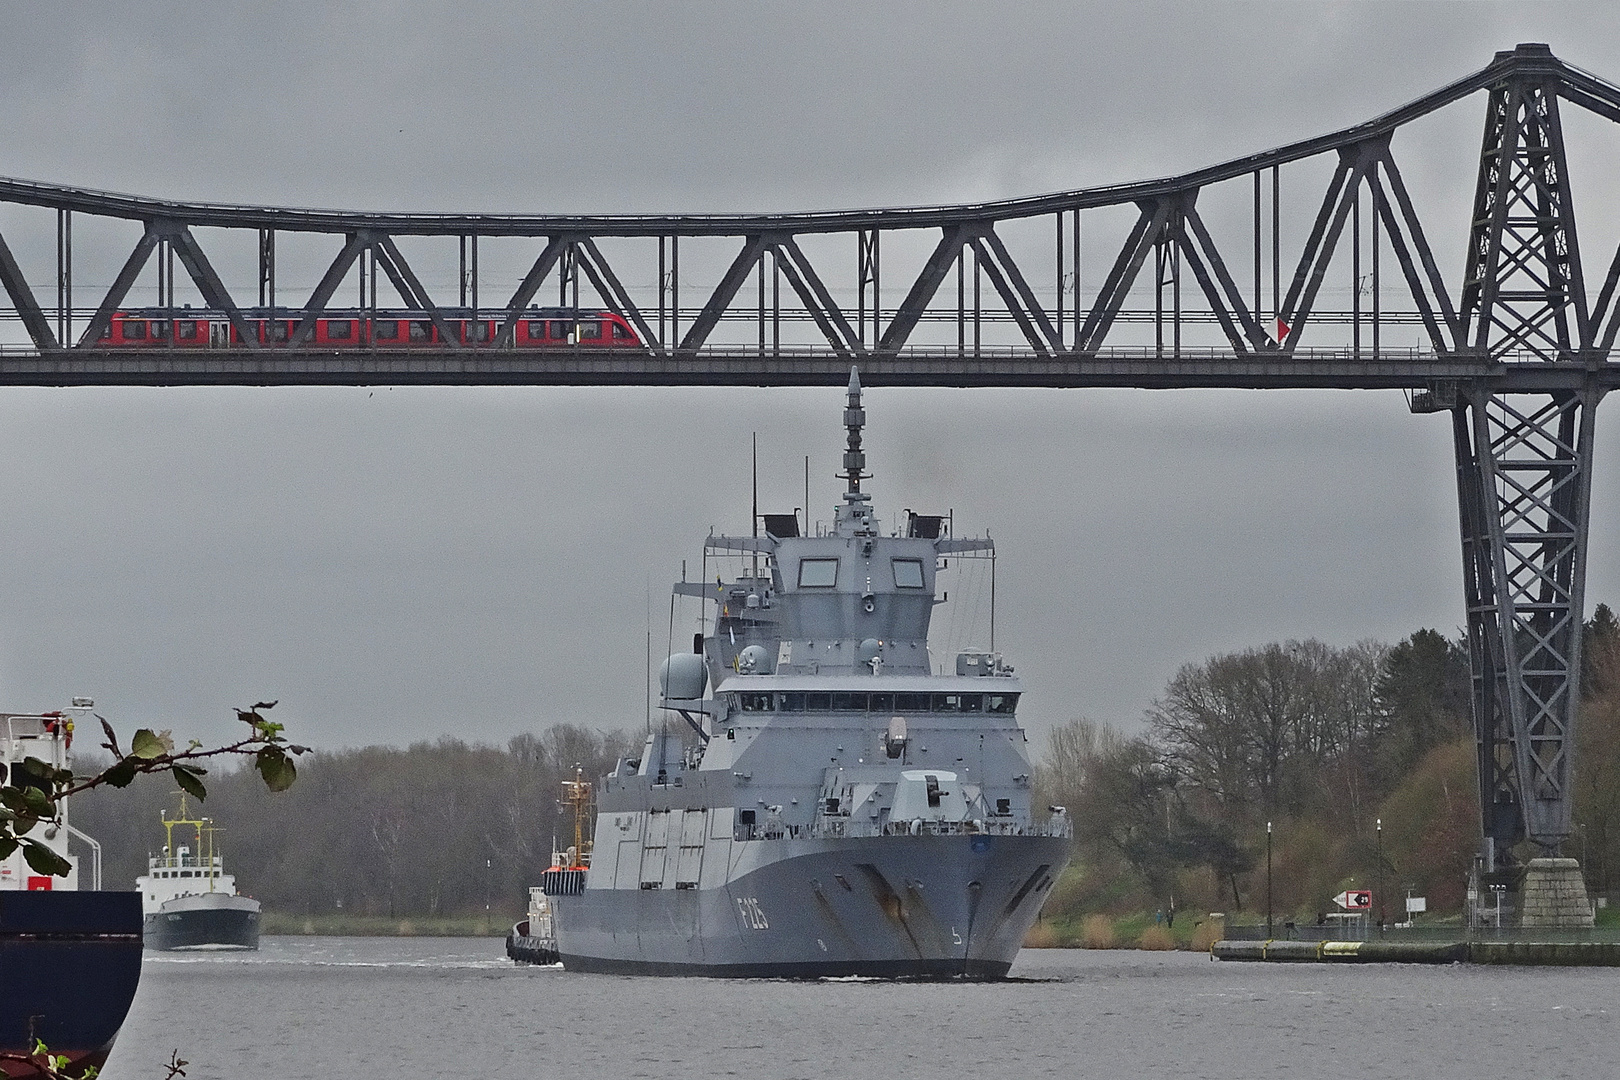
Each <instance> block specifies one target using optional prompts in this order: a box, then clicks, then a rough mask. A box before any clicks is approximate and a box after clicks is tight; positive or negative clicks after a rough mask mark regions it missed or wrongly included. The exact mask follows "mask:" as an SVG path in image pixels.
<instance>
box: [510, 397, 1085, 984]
mask: <svg viewBox="0 0 1620 1080" xmlns="http://www.w3.org/2000/svg"><path fill="white" fill-rule="evenodd" d="M864 424H865V412H864V410H863V409H862V407H861V388H860V381H859V377H858V374H857V373H856V372H854V371H851V373H850V381H849V396H848V401H847V406H846V408H845V410H844V426H845V428H846V430H847V438H848V446H847V449H846V451H845V454H844V459H843V461H844V471H843V473H842V474H841V476H842V477H843V478H844V479H845V480H846V481H847V491H846V492H845V494H844V496H843V501H842V503H841V504H840V505H839V506H838V507H837V510H836V513H835V519H834V522H833V524H832V525H831V527H829V528H826V529H819V530H818V533H819V534H818V535H814V536H812V535H801V530H800V529H799V527H798V518H797V516H796V515H765V516H764V522H765V529H764V531H763V533H762V534H761V533H760V532H759V527H758V522H759V521H760V516H759V515H758V514H757V512H756V514H755V519H754V520H755V523H756V524H755V527H754V535H749V536H740V537H728V536H714V535H711V536H709V537H708V539H707V541H706V548H705V558H704V566H705V573H704V575H703V579H702V580H701V581H698V582H682V583H681V584H679V585H677V586H676V587H675V591H676V593H677V595H685V596H693V597H700V598H702V599H703V600H704V601H706V602H707V603H712V604H713V609H712V611H710V610H709V609H708V607H707V603H706V604H705V617H704V618H705V626H704V630H703V632H700V633H699V634H697V635H695V641H694V643H693V645H694V647H693V651H692V652H690V653H686V652H684V651H683V652H680V653H677V654H675V655H672V656H670V657H669V659H668V660H667V661H666V662H665V663H664V666H663V670H662V671H661V673H660V687H661V697H660V700H659V705H660V706H661V708H662V709H663V710H664V713H665V715H666V716H667V717H668V718H669V719H668V720H667V721H666V722H665V723H664V724H663V725H662V726H661V727H657V728H655V729H654V730H653V731H651V732H650V733H649V735H648V737H647V741H646V744H645V746H644V747H643V750H642V753H641V756H640V758H639V759H625V760H621V761H620V762H619V763H618V765H617V767H616V768H615V769H614V770H613V772H612V773H611V774H610V775H608V776H606V777H603V778H602V779H601V780H600V781H599V782H598V783H597V785H596V790H595V792H594V795H595V804H596V818H595V828H594V835H593V836H592V839H591V840H590V841H589V842H588V843H585V842H582V843H580V844H579V845H578V846H577V847H575V848H570V850H569V852H568V853H567V854H566V855H563V856H559V857H558V858H556V859H554V865H553V866H552V867H551V869H549V870H548V871H547V872H546V873H545V874H544V875H543V878H542V888H543V890H544V893H545V894H546V897H547V899H548V901H549V904H550V914H551V917H552V923H553V932H554V934H555V947H556V951H557V953H558V954H559V956H560V958H561V960H562V963H563V964H564V966H565V967H567V968H570V969H575V970H584V971H603V972H626V973H642V974H667V975H680V974H693V975H727V976H771V977H820V976H847V975H870V976H880V977H931V978H943V977H968V978H999V977H1001V976H1003V975H1005V974H1006V972H1007V969H1008V968H1009V967H1010V966H1011V964H1012V962H1013V959H1014V957H1015V956H1016V955H1017V953H1018V950H1019V947H1020V945H1021V943H1022V941H1023V938H1024V935H1025V933H1026V932H1027V931H1028V930H1029V927H1030V925H1031V924H1032V923H1033V922H1034V921H1035V918H1036V915H1037V914H1038V912H1039V910H1040V907H1041V903H1042V901H1043V900H1044V899H1045V897H1046V894H1047V891H1048V890H1049V889H1050V887H1051V885H1052V882H1053V880H1054V879H1055V878H1056V877H1057V875H1058V874H1059V872H1060V871H1061V870H1062V869H1063V867H1064V865H1065V864H1066V863H1067V862H1068V858H1069V841H1068V835H1069V824H1068V821H1067V818H1066V816H1065V815H1064V814H1063V812H1062V810H1061V808H1057V807H1052V808H1043V809H1042V813H1040V814H1039V815H1037V814H1036V812H1035V810H1036V808H1034V807H1032V806H1031V784H1030V780H1031V776H1030V774H1031V772H1032V769H1031V767H1030V762H1029V753H1028V750H1027V746H1026V742H1027V740H1026V737H1025V734H1024V732H1023V730H1022V729H1021V728H1020V727H1019V726H1018V721H1017V708H1018V701H1019V696H1020V694H1021V693H1022V686H1021V683H1020V682H1019V680H1018V679H1017V678H1016V677H1015V675H1014V674H1013V669H1012V667H1011V666H1009V665H1008V664H1006V663H1004V662H1003V660H1002V658H1001V656H1000V655H998V654H996V653H994V652H992V651H974V652H963V653H960V654H957V655H955V656H953V657H951V658H950V659H949V661H948V662H946V663H945V664H943V665H941V668H940V670H938V671H936V670H935V668H934V665H933V662H932V661H931V659H930V655H929V651H928V628H929V620H930V617H931V614H932V612H933V608H934V606H935V605H936V604H938V603H940V602H941V598H940V597H938V596H936V595H935V581H936V577H935V576H936V573H937V572H938V571H939V570H940V569H941V568H942V566H943V564H944V563H945V562H946V561H947V560H949V559H960V558H972V557H978V558H988V557H990V556H991V554H992V553H993V550H994V549H993V546H992V544H991V541H990V540H989V539H988V538H970V539H958V538H956V537H954V536H952V535H950V531H951V530H950V528H949V526H948V524H947V518H946V517H944V516H930V515H921V514H915V513H911V512H909V511H908V512H907V514H906V517H905V519H904V525H903V527H900V528H895V529H892V530H890V535H884V534H883V531H882V529H881V528H880V524H879V518H878V516H877V514H876V513H875V511H874V509H873V507H872V505H871V502H870V496H869V494H868V493H867V492H865V491H863V490H862V489H861V482H862V481H863V480H865V479H869V477H868V476H867V475H866V473H865V464H866V458H865V454H864V453H863V451H862V449H861V437H862V428H863V426H864ZM756 510H757V508H756ZM805 516H806V519H807V520H806V524H807V526H808V518H809V512H808V511H806V515H805ZM803 532H804V533H806V534H808V533H809V532H810V530H809V528H808V527H807V528H806V529H805V530H803ZM727 562H729V563H733V564H738V565H739V566H740V570H739V571H738V572H737V573H736V574H735V575H734V576H733V577H732V579H731V580H729V581H728V580H726V579H725V577H724V576H723V575H721V576H717V577H716V578H715V579H714V580H713V581H709V580H708V568H709V567H710V566H711V565H722V564H725V563H727ZM587 847H588V848H589V850H588V851H586V850H584V849H585V848H587Z"/></svg>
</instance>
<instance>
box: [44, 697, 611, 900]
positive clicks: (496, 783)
mask: <svg viewBox="0 0 1620 1080" xmlns="http://www.w3.org/2000/svg"><path fill="white" fill-rule="evenodd" d="M297 734H298V733H296V732H295V733H294V735H295V736H296V735H297ZM640 745H641V738H640V736H639V735H636V736H632V735H630V734H629V733H626V732H623V731H611V732H601V731H590V730H587V729H585V728H583V727H579V726H577V725H573V724H562V725H558V726H556V727H553V728H551V729H550V730H548V731H546V732H544V733H543V734H540V735H520V736H518V737H517V738H514V739H512V740H511V741H510V742H509V743H507V745H506V746H505V747H504V748H502V747H496V746H483V745H474V744H468V743H465V742H462V741H460V740H458V739H450V738H443V739H440V740H439V741H437V742H432V743H428V742H422V743H416V744H414V745H412V746H409V747H406V748H404V749H398V748H394V747H386V746H373V747H367V748H365V749H363V750H342V751H336V752H330V753H328V752H317V753H314V754H310V755H306V756H305V757H303V758H301V759H300V760H299V762H298V781H297V783H295V784H294V785H293V786H292V788H291V789H289V790H287V791H285V792H282V793H279V794H274V793H271V792H269V791H267V790H266V789H265V786H264V784H263V783H262V782H260V781H259V779H258V777H257V776H256V775H253V774H251V772H250V771H248V770H242V771H236V772H228V773H223V774H213V775H210V776H209V777H207V778H206V780H207V785H208V800H207V802H206V803H202V804H198V803H196V802H195V801H193V803H192V809H193V811H200V812H201V814H204V815H207V816H208V817H210V818H212V819H213V820H214V822H215V824H216V825H218V826H219V827H220V828H221V829H222V830H223V831H222V832H221V833H220V834H219V840H218V842H219V844H220V849H221V851H222V853H223V854H224V857H225V863H226V868H227V870H228V871H230V872H231V873H233V874H235V875H236V877H237V887H238V888H239V889H240V890H241V891H242V892H245V893H248V894H250V895H252V896H255V897H257V898H258V899H259V900H261V901H263V903H264V904H265V907H266V908H267V909H268V910H274V911H278V912H282V913H287V914H301V915H314V914H326V913H333V912H339V911H341V912H345V913H350V914H358V915H386V916H392V917H398V918H409V917H423V916H426V917H436V916H458V915H472V914H481V913H482V912H483V911H484V905H485V903H486V898H487V902H488V903H489V904H490V905H491V908H492V910H493V911H494V912H495V913H496V914H498V915H501V916H503V917H507V916H512V915H515V914H516V913H517V912H518V911H520V910H521V909H522V907H523V904H524V902H525V900H526V898H527V895H528V894H527V887H528V886H529V885H533V884H538V882H539V873H540V871H541V870H543V869H544V868H545V867H546V865H547V862H548V861H549V859H550V856H551V851H552V847H551V845H552V840H553V837H555V838H556V840H557V842H558V844H559V845H561V846H563V847H566V846H567V845H568V844H570V843H572V834H573V819H572V817H571V816H568V817H566V818H565V817H564V815H563V814H562V813H561V811H560V809H559V806H558V797H559V795H560V793H561V785H562V781H563V780H564V779H565V778H568V777H572V776H573V774H574V767H575V765H576V764H577V765H579V766H580V767H582V768H583V769H584V772H585V775H586V776H587V777H588V778H591V779H593V780H594V779H595V778H596V777H598V776H600V775H602V774H603V773H606V772H608V771H609V770H611V769H612V768H613V765H614V763H615V762H616V761H617V760H618V758H619V757H621V756H635V755H636V754H637V752H638V751H639V749H640ZM91 764H94V762H93V760H76V761H75V765H76V766H77V767H78V768H80V769H81V770H83V769H84V768H85V767H87V766H88V765H91ZM178 805H179V796H178V794H177V793H176V791H175V787H174V785H173V784H172V783H169V782H167V779H166V778H158V777H142V778H140V779H138V780H136V781H135V783H134V784H133V785H132V786H131V787H129V788H126V789H124V790H122V791H117V790H106V789H102V790H97V791H91V792H86V793H84V794H83V795H80V796H77V797H75V798H74V799H73V801H72V803H71V805H70V806H69V815H70V817H71V820H72V822H73V824H74V825H76V826H77V827H78V828H80V829H82V830H84V831H85V832H87V833H89V834H90V835H91V836H93V837H95V838H96V839H97V840H98V841H100V842H101V844H102V847H103V849H104V859H105V865H104V887H105V888H110V889H133V888H134V887H135V877H136V875H138V874H142V873H145V872H146V859H147V856H148V854H149V853H153V852H156V851H158V850H159V849H160V848H161V847H162V846H163V843H164V830H163V826H162V823H161V821H160V814H161V813H162V811H164V810H165V809H167V810H169V811H170V813H171V815H172V813H173V811H174V809H175V808H177V807H178ZM181 832H182V830H176V843H177V844H178V843H180V842H182V841H181V840H180V835H181ZM184 842H186V843H190V842H191V841H190V838H189V837H187V839H186V840H185V841H184Z"/></svg>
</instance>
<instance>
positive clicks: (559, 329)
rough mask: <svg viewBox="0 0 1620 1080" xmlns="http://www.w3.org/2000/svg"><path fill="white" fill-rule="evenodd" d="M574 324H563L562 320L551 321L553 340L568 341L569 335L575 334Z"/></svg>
mask: <svg viewBox="0 0 1620 1080" xmlns="http://www.w3.org/2000/svg"><path fill="white" fill-rule="evenodd" d="M573 325H574V324H573V323H566V322H563V321H562V320H561V319H552V320H551V340H552V341H567V340H568V335H569V334H571V333H573V332H574V331H573Z"/></svg>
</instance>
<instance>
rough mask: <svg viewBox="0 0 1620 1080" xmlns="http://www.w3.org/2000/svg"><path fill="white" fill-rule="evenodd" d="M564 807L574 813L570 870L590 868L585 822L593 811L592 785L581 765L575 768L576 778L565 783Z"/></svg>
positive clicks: (589, 843)
mask: <svg viewBox="0 0 1620 1080" xmlns="http://www.w3.org/2000/svg"><path fill="white" fill-rule="evenodd" d="M563 805H565V806H568V807H570V808H571V809H572V810H573V812H574V847H573V851H574V859H573V865H572V866H570V867H569V869H575V868H577V867H584V866H589V865H590V864H591V853H590V846H591V841H589V840H587V839H586V838H585V836H586V832H585V822H586V819H587V818H588V817H589V816H590V810H591V785H590V783H589V781H587V780H586V779H585V770H584V769H583V768H582V767H581V766H579V765H575V766H574V778H573V779H572V780H564V781H563Z"/></svg>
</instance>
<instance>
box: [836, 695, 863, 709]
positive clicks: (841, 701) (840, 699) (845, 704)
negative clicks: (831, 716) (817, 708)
mask: <svg viewBox="0 0 1620 1080" xmlns="http://www.w3.org/2000/svg"><path fill="white" fill-rule="evenodd" d="M832 698H833V699H832V707H833V712H865V711H866V695H865V694H834V695H833V696H832Z"/></svg>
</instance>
